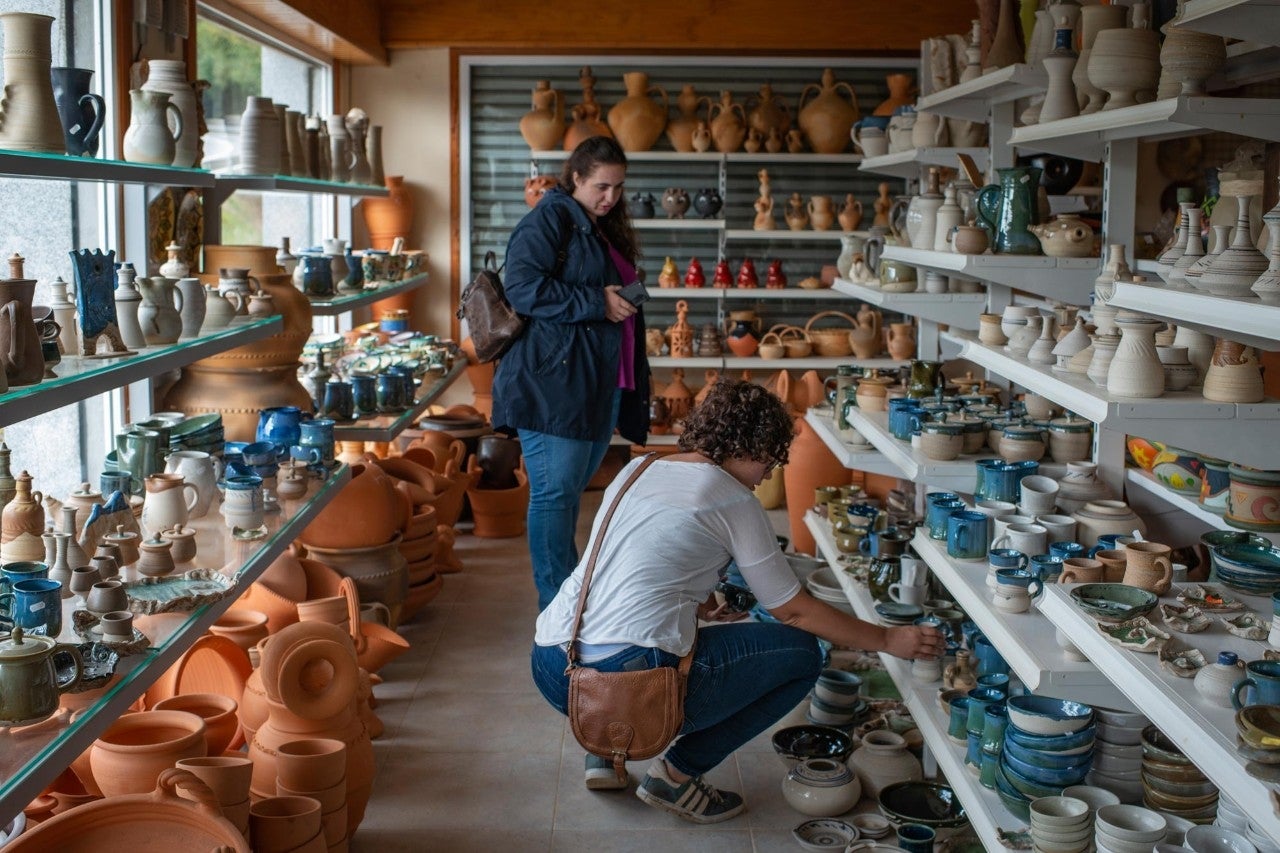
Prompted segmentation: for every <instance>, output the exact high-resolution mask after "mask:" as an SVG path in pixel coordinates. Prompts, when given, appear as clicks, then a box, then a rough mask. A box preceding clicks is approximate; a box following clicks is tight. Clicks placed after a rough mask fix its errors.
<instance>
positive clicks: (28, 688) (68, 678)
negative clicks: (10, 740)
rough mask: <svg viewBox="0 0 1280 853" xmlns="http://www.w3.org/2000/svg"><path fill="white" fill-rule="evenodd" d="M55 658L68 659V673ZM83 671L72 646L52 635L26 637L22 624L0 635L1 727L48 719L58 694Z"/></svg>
mask: <svg viewBox="0 0 1280 853" xmlns="http://www.w3.org/2000/svg"><path fill="white" fill-rule="evenodd" d="M55 658H59V659H61V658H69V659H70V667H69V669H70V672H69V673H68V672H67V670H68V666H67V665H66V664H63V665H62V666H61V667H60V666H59V665H58V664H57V663H56V662H55ZM83 672H84V663H83V661H81V659H80V652H79V651H77V650H76V647H75V646H70V645H67V644H65V643H59V642H57V641H56V640H54V639H53V638H51V637H38V636H26V635H25V634H24V633H23V630H22V628H21V627H16V628H14V629H13V633H12V634H10V635H8V636H5V637H0V726H27V725H31V724H32V723H38V722H40V721H41V720H45V719H48V718H49V717H50V716H52V715H53V713H54V712H55V711H57V710H58V702H59V700H58V697H59V696H60V695H61V694H63V693H66V692H68V691H70V690H74V689H75V687H76V685H78V684H79V683H80V676H81V675H82V674H83ZM60 674H61V677H59V676H60Z"/></svg>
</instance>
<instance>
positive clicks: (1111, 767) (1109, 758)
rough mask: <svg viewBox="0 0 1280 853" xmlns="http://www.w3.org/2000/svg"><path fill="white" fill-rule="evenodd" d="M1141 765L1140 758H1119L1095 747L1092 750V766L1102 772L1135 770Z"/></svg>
mask: <svg viewBox="0 0 1280 853" xmlns="http://www.w3.org/2000/svg"><path fill="white" fill-rule="evenodd" d="M1141 766H1142V759H1141V758H1140V757H1139V758H1121V757H1120V756H1116V755H1109V754H1107V753H1105V752H1102V751H1100V750H1097V749H1095V750H1094V751H1093V767H1094V768H1095V769H1097V770H1101V771H1102V772H1103V773H1125V772H1131V771H1133V770H1137V769H1138V768H1139V767H1141Z"/></svg>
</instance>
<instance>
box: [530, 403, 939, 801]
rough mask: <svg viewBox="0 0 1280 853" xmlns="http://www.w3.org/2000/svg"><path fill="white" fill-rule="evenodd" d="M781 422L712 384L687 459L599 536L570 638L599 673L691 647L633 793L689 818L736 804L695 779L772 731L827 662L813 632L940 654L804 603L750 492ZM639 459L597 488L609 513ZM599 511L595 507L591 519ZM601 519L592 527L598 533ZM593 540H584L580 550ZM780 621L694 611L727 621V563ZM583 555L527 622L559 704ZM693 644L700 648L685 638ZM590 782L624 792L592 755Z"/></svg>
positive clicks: (840, 641)
mask: <svg viewBox="0 0 1280 853" xmlns="http://www.w3.org/2000/svg"><path fill="white" fill-rule="evenodd" d="M793 434H794V425H793V423H792V420H791V416H790V415H789V414H788V413H787V411H786V409H785V407H784V406H783V405H782V403H781V402H780V401H779V400H778V399H777V398H776V397H774V396H773V395H772V394H770V393H769V392H767V391H765V390H764V389H763V388H761V387H760V386H757V385H753V384H751V383H749V382H736V381H730V380H722V381H720V382H717V383H716V384H715V385H714V386H712V389H711V391H710V392H709V393H708V394H707V397H706V399H705V400H704V401H703V402H702V403H701V404H700V405H699V406H698V407H697V408H696V409H694V410H693V412H691V413H690V415H689V416H688V418H687V419H686V421H685V431H684V433H683V434H682V435H681V436H680V450H681V451H682V452H680V453H677V454H675V455H672V456H669V457H666V458H665V459H660V460H658V461H657V462H655V463H654V464H653V465H651V466H650V467H649V468H648V470H646V471H645V472H644V473H643V474H642V475H641V476H640V477H639V479H637V480H636V481H635V483H634V484H632V486H631V488H630V489H629V490H628V491H627V492H626V493H625V494H624V495H623V497H622V500H621V502H620V503H619V505H618V508H617V511H616V512H615V514H614V516H613V520H612V521H611V522H610V524H609V529H608V531H607V532H606V535H605V539H604V542H603V543H602V545H601V549H600V555H599V557H598V560H597V564H596V569H595V574H594V576H593V578H592V581H591V589H590V592H589V595H588V602H587V609H586V611H585V614H584V616H583V621H582V628H581V630H580V631H579V640H578V661H579V663H581V664H582V665H584V666H590V667H592V668H595V669H598V670H600V671H602V672H619V671H632V670H644V669H651V668H653V667H656V666H675V665H676V663H677V662H678V661H679V659H680V658H681V657H682V656H684V655H685V654H686V653H688V651H689V649H690V648H691V647H692V648H694V649H695V651H694V656H693V665H692V668H691V669H690V672H689V680H688V686H687V693H686V698H685V708H684V710H685V719H684V727H683V728H682V729H681V734H680V737H679V738H678V739H677V740H676V741H675V742H673V743H672V744H671V746H669V747H668V748H667V750H666V753H665V754H664V755H663V756H662V757H660V758H657V759H655V760H654V762H653V764H652V765H651V766H650V767H649V770H648V773H647V774H646V775H645V777H644V780H643V781H642V782H641V783H640V786H639V788H638V789H637V790H636V795H637V796H638V797H639V798H640V799H641V800H643V801H645V802H646V803H649V804H650V805H653V806H656V807H658V808H662V809H666V810H667V811H670V812H673V813H675V814H677V815H679V816H680V817H683V818H685V819H687V820H691V821H694V822H695V823H715V822H718V821H722V820H727V819H728V818H731V817H733V816H734V815H736V814H738V813H740V812H741V811H742V810H743V808H744V805H743V802H742V797H740V796H739V795H738V794H735V793H733V792H730V791H721V790H718V789H716V788H714V787H712V786H711V785H710V784H708V783H707V782H706V781H705V780H704V779H703V774H704V773H706V772H708V771H709V770H711V769H712V768H713V767H715V766H716V765H718V764H719V763H720V762H721V761H723V760H724V759H725V758H727V757H728V756H729V755H730V754H731V753H733V751H734V750H736V749H737V748H738V747H739V746H741V745H742V744H744V743H746V742H747V741H749V740H751V739H752V738H753V737H755V736H756V735H757V734H759V733H760V732H762V731H764V730H765V729H767V728H768V727H769V726H771V725H773V724H774V723H775V722H777V721H778V720H779V719H781V718H782V717H783V715H785V714H786V713H787V712H789V711H790V710H791V709H792V708H794V707H795V706H796V704H797V703H799V702H800V700H801V699H803V698H804V696H805V695H806V694H807V693H808V692H809V690H810V689H811V688H812V687H813V683H814V681H816V680H817V677H818V674H819V672H820V671H821V667H822V653H821V651H820V650H819V648H818V643H817V640H816V639H815V635H816V636H817V637H822V638H823V639H826V640H829V641H831V642H832V643H835V644H837V645H840V646H849V647H853V648H859V649H866V650H868V651H877V652H885V653H887V654H891V655H894V656H897V657H901V658H916V657H928V656H936V655H940V654H941V653H942V651H943V642H942V636H941V634H939V633H938V632H937V631H936V630H935V629H933V628H929V627H917V626H906V627H899V628H882V627H880V626H877V625H872V624H871V623H868V622H863V621H862V620H860V619H856V618H854V617H853V616H849V615H847V614H845V613H842V612H840V611H839V610H836V609H835V608H833V607H830V606H828V605H827V604H824V603H823V602H821V601H818V600H817V599H815V598H813V597H811V596H810V595H809V594H808V593H807V592H806V591H804V590H803V589H802V588H801V587H800V584H799V583H798V582H797V581H796V578H795V575H794V574H793V573H792V571H791V569H790V568H789V567H788V565H787V561H786V559H785V558H784V557H783V556H782V552H781V550H780V549H779V548H778V545H777V541H776V540H775V538H774V534H773V530H772V528H771V527H770V524H769V520H768V518H767V517H766V516H765V513H764V509H763V508H762V507H761V506H760V503H759V501H757V500H756V499H755V496H754V495H753V494H752V493H751V490H752V489H753V488H754V487H755V486H756V485H758V484H759V483H760V481H761V480H762V479H764V477H765V475H766V474H767V473H768V472H769V471H770V470H771V469H772V468H774V467H775V466H778V465H782V464H783V463H785V462H786V461H787V451H788V448H789V447H790V444H791V439H792V436H793ZM638 464H640V461H639V460H636V461H634V462H632V463H631V465H629V466H627V468H625V469H623V471H622V472H621V473H620V474H619V475H618V476H617V478H616V479H614V481H613V483H612V484H611V485H610V486H609V488H608V489H607V490H606V491H605V494H604V500H603V504H602V506H604V507H608V506H609V505H610V504H611V503H612V501H613V497H614V495H615V494H616V493H617V491H618V489H619V488H620V487H621V485H622V483H624V482H625V481H626V479H627V477H628V476H629V475H630V474H631V472H632V470H633V469H634V467H635V466H636V465H638ZM601 515H603V513H602V514H601ZM600 521H601V516H600V515H598V516H597V517H596V520H595V525H594V526H593V529H592V536H591V538H592V541H593V542H594V540H595V538H596V535H597V532H598V529H599V525H600ZM589 550H590V549H588V551H589ZM731 560H732V561H734V562H736V563H737V566H738V570H739V571H740V572H741V573H742V576H743V578H745V579H746V582H747V585H748V586H749V587H750V589H751V592H752V594H753V595H754V596H755V597H756V599H757V600H758V601H759V602H760V604H761V605H762V606H763V607H764V608H766V609H767V610H768V611H769V613H770V614H771V615H772V616H774V617H775V618H777V620H778V622H779V623H781V624H772V623H755V622H752V623H743V624H725V625H717V626H714V627H711V628H708V629H706V630H703V631H699V630H698V620H699V619H702V620H705V621H713V622H736V621H737V620H739V619H741V618H742V617H743V616H744V615H745V614H743V613H736V612H732V611H730V610H729V609H728V607H727V605H725V606H717V604H716V600H715V597H714V592H713V590H714V588H715V586H716V583H717V582H718V581H719V580H720V579H721V576H722V574H723V572H724V571H725V569H726V567H727V566H728V564H729V562H730V561H731ZM585 565H586V558H583V560H582V561H581V562H580V563H579V564H578V566H577V568H576V569H575V570H574V572H573V574H572V575H571V576H570V577H569V579H568V580H566V581H565V582H564V584H563V585H562V586H561V587H560V590H559V592H558V593H557V595H556V597H555V598H554V599H553V600H552V602H551V604H550V605H548V606H547V608H546V609H545V610H543V612H542V613H541V615H539V617H538V624H537V632H536V634H535V637H534V646H533V655H532V658H533V660H532V668H533V679H534V682H535V683H536V684H537V685H538V688H539V690H541V691H542V694H543V695H544V696H545V697H546V698H547V701H549V702H550V703H551V704H552V705H553V706H554V707H555V708H556V709H557V710H559V711H560V712H561V713H565V712H566V709H567V698H568V688H569V678H568V675H567V674H566V673H565V667H566V662H567V661H566V654H565V647H566V646H567V644H568V641H569V637H570V633H571V630H572V627H573V615H574V610H575V607H576V604H577V600H578V592H579V589H580V588H581V583H582V576H583V571H584V568H585ZM695 637H696V639H697V643H696V645H695V643H694V640H695ZM586 782H587V787H588V788H592V789H607V788H624V787H625V786H626V785H625V782H621V781H619V780H618V778H617V776H616V775H615V773H614V771H613V768H612V765H611V764H610V763H609V762H608V761H607V760H605V759H600V758H597V757H595V756H592V755H588V756H587V777H586Z"/></svg>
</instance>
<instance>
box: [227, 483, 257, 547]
mask: <svg viewBox="0 0 1280 853" xmlns="http://www.w3.org/2000/svg"><path fill="white" fill-rule="evenodd" d="M224 482H225V483H226V491H225V492H224V493H223V498H222V515H223V517H224V518H225V519H226V522H227V527H230V528H231V535H232V536H234V537H235V538H237V539H257V538H259V537H261V536H264V535H265V534H266V526H265V523H264V522H265V519H266V511H265V503H264V501H263V496H262V478H261V477H257V476H253V475H249V476H243V477H227V478H226V479H225V480H224Z"/></svg>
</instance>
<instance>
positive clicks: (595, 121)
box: [564, 65, 613, 151]
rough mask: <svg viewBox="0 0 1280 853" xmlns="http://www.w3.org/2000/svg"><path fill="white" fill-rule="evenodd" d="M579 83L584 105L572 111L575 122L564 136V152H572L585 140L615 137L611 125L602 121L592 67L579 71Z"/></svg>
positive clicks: (586, 66) (585, 66)
mask: <svg viewBox="0 0 1280 853" xmlns="http://www.w3.org/2000/svg"><path fill="white" fill-rule="evenodd" d="M578 82H579V83H581V84H582V103H580V104H578V105H576V106H575V107H574V108H573V110H572V111H571V115H572V116H573V122H572V123H571V124H570V125H569V127H568V129H567V130H566V131H565V134H564V150H565V151H572V150H573V149H575V148H577V147H578V145H579V144H581V143H582V141H583V140H585V139H590V138H591V137H593V136H610V137H611V136H613V131H612V130H610V129H609V125H607V124H605V123H604V122H602V121H601V120H600V113H601V107H600V104H599V103H598V102H597V101H596V78H595V75H593V74H592V73H591V66H590V65H584V66H582V68H580V69H578Z"/></svg>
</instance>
